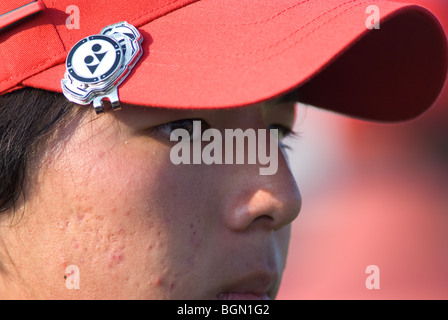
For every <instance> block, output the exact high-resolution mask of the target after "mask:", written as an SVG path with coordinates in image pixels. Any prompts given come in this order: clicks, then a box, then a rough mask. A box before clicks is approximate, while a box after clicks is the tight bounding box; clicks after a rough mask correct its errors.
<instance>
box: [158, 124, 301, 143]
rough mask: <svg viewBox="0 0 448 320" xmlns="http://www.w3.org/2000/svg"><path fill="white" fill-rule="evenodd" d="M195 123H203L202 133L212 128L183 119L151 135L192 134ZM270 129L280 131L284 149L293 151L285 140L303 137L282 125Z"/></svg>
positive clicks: (272, 126)
mask: <svg viewBox="0 0 448 320" xmlns="http://www.w3.org/2000/svg"><path fill="white" fill-rule="evenodd" d="M193 121H201V132H204V131H205V130H207V129H209V128H210V127H211V126H210V125H209V124H208V123H207V122H206V121H204V120H202V119H181V120H177V121H172V122H168V123H164V124H161V125H158V126H156V127H153V128H152V129H151V133H153V134H156V135H163V136H168V137H169V136H170V135H171V132H172V131H173V130H175V129H180V128H182V129H186V130H188V131H189V132H191V131H192V130H193ZM170 126H176V127H175V128H172V127H171V128H169V127H170ZM187 127H188V128H187ZM269 129H277V130H278V132H279V145H280V147H281V148H284V149H291V147H290V146H289V145H286V144H285V143H284V142H283V141H284V140H285V139H287V138H300V137H301V134H300V133H299V132H296V131H294V130H292V129H291V128H288V127H286V126H284V125H281V124H272V125H270V126H269ZM167 130H168V131H167ZM191 134H192V132H191Z"/></svg>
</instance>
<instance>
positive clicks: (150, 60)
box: [23, 0, 447, 121]
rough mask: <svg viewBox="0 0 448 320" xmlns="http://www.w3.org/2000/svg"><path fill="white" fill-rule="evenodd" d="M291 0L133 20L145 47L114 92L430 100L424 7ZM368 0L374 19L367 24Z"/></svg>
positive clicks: (396, 106) (440, 63)
mask: <svg viewBox="0 0 448 320" xmlns="http://www.w3.org/2000/svg"><path fill="white" fill-rule="evenodd" d="M291 3H292V2H291V1H284V0H283V1H282V0H270V1H258V0H257V1H256V0H253V1H250V5H248V2H247V1H241V0H226V1H222V0H206V1H198V2H194V3H192V4H190V5H188V6H186V7H183V8H181V9H179V10H176V11H173V12H171V13H169V14H167V15H164V16H162V17H159V18H158V19H156V20H154V21H151V22H150V23H148V24H146V25H144V26H141V27H139V31H140V32H141V33H142V35H143V37H144V42H143V48H144V54H143V56H142V58H141V61H139V63H138V64H137V65H136V67H135V68H134V70H133V71H132V73H131V75H130V76H129V77H128V78H127V79H126V81H125V82H124V83H123V84H122V85H121V86H120V88H119V97H120V100H121V102H124V103H129V104H136V105H142V106H156V107H170V108H173V107H174V108H224V107H238V106H244V105H248V104H253V103H257V102H260V101H263V100H266V99H270V98H273V97H276V96H279V95H281V94H283V93H285V92H287V91H290V90H293V89H297V90H298V92H299V96H300V100H301V101H303V102H305V103H309V104H311V105H314V106H318V107H322V108H325V109H328V110H333V111H336V112H340V113H344V114H348V115H351V116H355V117H360V118H365V119H372V120H380V121H397V120H405V119H410V118H413V117H415V116H417V115H419V114H421V113H422V112H423V111H425V110H426V109H427V108H428V107H430V106H431V104H433V102H434V101H435V100H436V98H437V96H438V94H439V93H440V90H441V88H442V86H443V84H444V81H445V77H446V71H447V45H446V36H445V34H444V32H443V29H442V27H441V26H440V24H439V22H438V21H437V19H436V18H435V17H434V16H433V15H432V14H431V13H430V12H429V11H427V10H426V9H424V8H422V7H418V6H415V5H407V4H403V3H394V2H386V1H362V0H360V1H356V0H355V1H353V0H352V1H348V0H347V1H340V0H337V1H336V0H335V1H320V0H313V1H306V0H302V1H297V2H296V3H295V4H291ZM370 5H376V6H378V8H379V13H380V17H381V20H380V29H372V30H370V29H368V28H367V26H366V21H367V20H368V18H369V16H370V15H371V13H370V12H366V8H368V7H369V6H370ZM129 22H131V21H129ZM131 23H132V22H131ZM64 71H65V66H64V65H58V66H56V67H53V68H51V69H48V70H46V71H44V72H42V73H40V74H37V75H35V76H33V77H31V78H29V79H27V80H25V81H24V82H23V84H24V85H27V86H33V87H39V88H43V89H47V90H53V91H59V92H61V88H60V80H61V79H62V78H63V75H64Z"/></svg>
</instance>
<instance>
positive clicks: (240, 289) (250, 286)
mask: <svg viewBox="0 0 448 320" xmlns="http://www.w3.org/2000/svg"><path fill="white" fill-rule="evenodd" d="M277 279H278V274H277V272H268V271H260V272H253V273H250V274H247V275H245V276H242V277H239V278H235V279H233V280H231V281H230V282H229V283H228V284H226V285H224V286H223V287H222V290H220V291H219V292H218V294H217V297H219V296H220V295H221V294H226V293H239V294H253V295H256V296H263V295H266V294H267V295H268V296H269V298H271V299H272V298H273V295H274V294H275V290H276V284H277Z"/></svg>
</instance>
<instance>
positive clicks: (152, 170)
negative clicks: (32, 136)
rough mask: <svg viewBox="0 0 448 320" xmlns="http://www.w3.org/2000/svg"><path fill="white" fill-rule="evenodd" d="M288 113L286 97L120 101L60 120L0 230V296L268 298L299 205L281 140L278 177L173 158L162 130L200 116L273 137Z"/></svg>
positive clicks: (249, 167)
mask: <svg viewBox="0 0 448 320" xmlns="http://www.w3.org/2000/svg"><path fill="white" fill-rule="evenodd" d="M293 120H294V103H292V102H288V103H260V104H256V105H252V106H248V107H244V108H234V109H227V110H184V111H182V110H169V109H157V108H143V107H137V106H128V105H127V106H124V107H123V109H122V110H120V111H117V112H112V111H111V112H106V113H105V114H103V115H101V116H98V117H96V116H93V113H87V115H83V116H82V117H81V116H80V118H79V119H77V121H72V122H71V123H69V124H68V125H65V126H63V127H61V128H60V129H59V130H57V131H56V132H55V134H54V135H53V136H52V137H51V138H50V139H48V141H47V142H46V144H45V148H40V149H39V150H37V151H36V153H35V155H34V158H33V162H32V164H31V166H30V167H29V170H28V171H29V172H28V175H27V180H26V184H25V194H26V200H25V201H24V203H23V204H22V205H21V206H20V207H17V208H16V213H15V219H12V220H13V221H14V222H13V223H10V224H8V226H9V227H7V228H4V229H3V230H4V231H3V234H2V238H3V242H4V243H3V245H4V247H5V248H7V249H8V257H9V258H8V261H9V263H5V265H6V266H7V267H8V268H7V269H8V270H7V272H8V276H5V277H3V279H4V281H3V282H4V283H5V285H4V286H3V288H4V289H3V293H2V294H3V295H4V296H6V297H8V296H9V297H21V298H88V299H90V298H101V299H109V298H111V299H120V298H123V299H247V298H250V299H267V298H271V299H272V298H275V296H276V293H277V290H278V287H279V284H280V281H281V276H282V272H283V269H284V267H285V262H286V256H287V250H288V242H289V233H290V227H289V225H290V223H291V222H292V221H293V220H294V218H295V217H296V216H297V215H298V213H299V211H300V206H301V198H300V194H299V191H298V189H297V186H296V183H295V181H294V179H293V177H292V175H291V172H290V170H289V168H288V165H287V162H286V160H285V158H284V156H283V153H282V152H281V151H282V150H281V149H282V148H283V144H282V143H279V144H278V145H277V146H276V148H278V150H279V157H278V164H277V170H276V172H275V174H271V175H261V174H260V165H257V164H250V163H247V161H246V162H245V163H242V164H205V163H201V164H173V162H172V161H171V158H170V153H171V151H172V149H173V147H174V146H175V145H176V142H174V141H171V140H170V136H171V133H172V132H173V131H174V130H175V129H185V130H187V132H189V131H191V129H192V123H193V122H194V121H200V123H201V128H202V129H203V130H206V129H207V128H213V129H216V130H217V131H218V132H222V133H224V132H225V130H226V129H237V128H240V129H242V130H246V129H255V132H258V131H257V130H259V129H266V130H267V129H270V128H276V129H277V132H278V135H279V139H280V140H282V139H283V138H284V137H285V136H288V135H289V134H290V132H291V128H292V125H293ZM192 143H193V142H192ZM223 143H224V142H223ZM265 143H266V146H265V147H266V149H267V150H268V151H270V152H273V150H270V149H272V146H270V145H269V139H267V140H266V142H265ZM202 147H205V145H203V146H202ZM276 151H277V150H276ZM18 216H20V221H17V219H18ZM10 221H11V220H8V222H10ZM75 272H76V273H77V277H74V275H73V273H75ZM74 280H76V281H77V285H78V287H77V288H74V287H73V285H70V283H69V281H74ZM71 284H73V283H71Z"/></svg>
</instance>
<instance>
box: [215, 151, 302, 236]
mask: <svg viewBox="0 0 448 320" xmlns="http://www.w3.org/2000/svg"><path fill="white" fill-rule="evenodd" d="M227 170H229V171H231V172H227V178H230V179H224V181H226V183H225V184H226V185H225V186H224V189H223V190H224V194H223V196H222V197H221V200H222V201H223V202H224V203H223V207H224V210H225V211H224V223H225V224H226V226H227V227H228V228H229V229H231V230H233V231H244V230H247V229H253V228H262V229H267V230H279V229H281V228H282V227H284V226H286V225H288V224H290V223H291V222H292V221H293V220H294V219H295V218H296V217H297V216H298V214H299V212H300V209H301V206H302V198H301V195H300V192H299V189H298V187H297V184H296V181H295V179H294V177H293V175H292V173H291V171H290V169H289V167H288V165H287V162H286V160H285V158H284V157H283V155H282V152H279V159H278V170H277V172H276V173H275V174H272V175H260V173H259V167H258V166H256V165H247V164H246V165H238V166H228V167H227Z"/></svg>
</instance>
